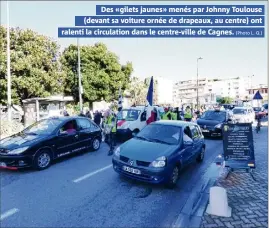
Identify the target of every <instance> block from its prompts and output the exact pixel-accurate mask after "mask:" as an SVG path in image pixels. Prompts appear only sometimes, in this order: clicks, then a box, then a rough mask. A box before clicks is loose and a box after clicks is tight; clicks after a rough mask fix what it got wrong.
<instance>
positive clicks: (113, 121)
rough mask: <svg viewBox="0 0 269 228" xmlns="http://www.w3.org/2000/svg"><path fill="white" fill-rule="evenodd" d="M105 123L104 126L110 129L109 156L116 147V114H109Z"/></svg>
mask: <svg viewBox="0 0 269 228" xmlns="http://www.w3.org/2000/svg"><path fill="white" fill-rule="evenodd" d="M106 121H107V122H106V124H107V125H108V126H109V128H110V134H109V151H108V155H109V156H111V155H112V154H113V152H114V148H115V145H116V134H117V116H116V114H115V113H113V112H111V113H110V114H109V116H108V118H107V120H106Z"/></svg>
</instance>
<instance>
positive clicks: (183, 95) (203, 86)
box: [173, 77, 252, 105]
mask: <svg viewBox="0 0 269 228" xmlns="http://www.w3.org/2000/svg"><path fill="white" fill-rule="evenodd" d="M251 80H252V78H251V77H236V78H227V79H209V78H201V79H198V84H199V85H198V97H199V104H212V103H216V98H217V97H232V98H234V99H235V101H237V100H244V99H245V97H246V96H247V94H248V92H247V88H249V86H250V85H251V83H252V82H251ZM173 101H174V104H175V105H180V104H186V103H193V104H196V102H197V80H186V81H179V82H176V83H175V84H174V88H173Z"/></svg>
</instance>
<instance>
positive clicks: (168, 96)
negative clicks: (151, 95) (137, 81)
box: [154, 77, 173, 105]
mask: <svg viewBox="0 0 269 228" xmlns="http://www.w3.org/2000/svg"><path fill="white" fill-rule="evenodd" d="M154 80H156V81H157V83H156V85H155V86H156V87H157V88H156V92H157V101H158V104H171V105H172V104H173V81H172V80H170V79H166V78H163V77H154Z"/></svg>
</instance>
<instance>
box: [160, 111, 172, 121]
mask: <svg viewBox="0 0 269 228" xmlns="http://www.w3.org/2000/svg"><path fill="white" fill-rule="evenodd" d="M173 114H174V113H172V112H170V111H168V112H167V113H165V114H164V115H163V116H162V119H163V120H169V118H168V115H171V119H174V117H173Z"/></svg>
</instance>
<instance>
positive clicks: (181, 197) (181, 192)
mask: <svg viewBox="0 0 269 228" xmlns="http://www.w3.org/2000/svg"><path fill="white" fill-rule="evenodd" d="M206 146H207V150H206V154H205V160H204V162H203V163H201V164H197V163H193V165H191V166H189V167H188V168H186V169H185V170H183V171H182V173H181V175H180V179H179V181H178V185H177V187H176V188H175V189H173V190H169V189H166V188H165V187H164V186H152V185H148V184H144V183H140V182H136V181H132V180H129V179H126V178H123V177H120V176H119V175H118V174H117V173H115V172H114V170H113V168H112V166H111V157H108V156H107V150H108V147H107V145H106V144H103V145H102V146H101V149H100V150H99V151H97V152H88V153H84V154H82V155H78V156H75V157H71V158H67V159H63V160H61V161H59V162H57V163H55V164H53V165H52V166H51V167H50V168H49V169H47V170H44V171H32V170H25V171H7V170H3V171H0V172H1V220H0V222H1V227H28V228H30V227H169V226H172V224H173V223H174V222H175V221H176V220H177V218H178V216H179V214H180V213H181V212H182V210H183V208H184V207H186V205H187V204H188V202H189V198H190V195H191V192H192V190H193V189H195V188H197V185H199V184H203V182H206V180H208V178H210V176H211V175H216V173H217V172H218V168H217V166H216V165H215V164H212V162H213V161H214V159H215V158H216V156H217V155H218V154H219V153H221V152H222V141H221V140H217V139H207V140H206Z"/></svg>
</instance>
